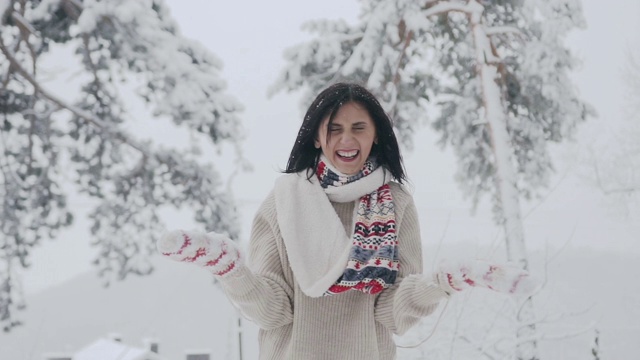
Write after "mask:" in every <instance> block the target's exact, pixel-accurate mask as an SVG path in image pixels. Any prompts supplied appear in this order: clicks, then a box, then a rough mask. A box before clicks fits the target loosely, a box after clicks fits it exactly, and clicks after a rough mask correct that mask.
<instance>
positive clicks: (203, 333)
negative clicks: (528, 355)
mask: <svg viewBox="0 0 640 360" xmlns="http://www.w3.org/2000/svg"><path fill="white" fill-rule="evenodd" d="M459 246H460V248H458V246H454V245H446V246H443V248H442V249H440V254H439V257H452V254H454V253H455V254H460V253H462V252H464V250H462V249H466V251H467V252H469V253H471V252H473V253H477V252H478V251H477V249H475V248H474V247H473V246H472V245H468V244H460V245H459ZM435 251H436V249H431V248H427V249H425V259H427V261H431V259H432V257H431V256H432V255H433V254H434V252H435ZM468 255H469V254H468ZM470 256H472V254H470ZM544 258H549V259H550V260H551V262H550V263H549V264H548V266H546V268H547V272H548V280H547V285H546V287H545V289H544V291H543V292H542V293H541V294H540V295H539V296H538V297H536V298H535V304H536V308H537V310H538V311H539V316H540V317H546V318H547V320H548V322H547V323H546V324H544V325H543V326H541V329H543V330H545V333H546V334H547V336H548V337H550V338H551V339H548V340H542V341H541V342H540V343H541V348H542V350H543V353H542V355H543V356H542V359H545V360H546V359H553V360H556V359H562V360H573V359H576V360H577V359H581V360H589V359H593V357H592V356H591V353H590V352H591V346H592V342H593V338H594V331H595V330H594V329H595V328H597V329H598V330H599V331H600V345H601V353H602V356H601V359H603V360H605V359H615V360H626V359H636V358H637V357H638V354H640V343H639V342H638V341H637V339H640V283H639V282H637V281H636V280H635V277H636V276H637V274H640V261H639V260H640V259H638V257H637V256H636V255H633V256H628V255H624V254H615V253H605V252H595V251H593V250H588V249H576V248H570V247H569V248H566V249H564V250H562V251H561V252H554V251H549V253H548V254H542V253H534V254H532V257H531V259H532V261H531V262H532V267H533V269H534V272H535V273H536V274H540V275H541V274H543V270H544V267H545V266H544V261H543V259H544ZM156 264H157V270H156V272H154V274H152V275H151V276H148V277H144V278H135V277H132V278H130V279H127V280H126V281H124V282H121V283H115V284H113V285H112V286H111V287H110V288H106V289H105V288H103V287H102V286H101V285H100V282H99V281H98V280H97V276H96V275H95V274H85V275H82V276H79V277H77V278H75V279H73V280H71V281H68V282H66V283H64V284H62V285H60V286H57V287H55V288H51V289H49V290H47V291H44V292H42V293H40V294H37V295H35V296H33V297H31V298H29V299H28V303H29V308H28V310H27V311H26V312H24V313H23V314H22V316H23V317H22V318H23V319H24V321H25V325H24V326H21V327H18V328H17V329H15V330H14V331H13V332H12V333H9V334H2V335H0V359H2V360H25V359H29V360H41V359H42V354H43V353H47V352H69V351H71V352H73V351H76V350H78V349H80V348H82V347H84V346H86V345H87V344H89V343H91V342H93V341H94V340H96V339H97V338H100V337H103V336H105V335H106V334H108V333H111V332H117V333H119V334H121V336H122V339H123V342H124V343H127V344H130V345H133V346H143V345H142V344H143V339H144V338H146V337H153V338H156V339H158V340H159V348H160V351H159V352H160V354H161V355H162V356H163V357H166V358H170V359H177V360H180V359H184V358H185V355H184V354H185V351H186V350H189V349H211V352H212V355H213V357H212V358H213V359H233V358H234V355H233V354H234V351H235V346H236V345H235V344H236V342H235V341H236V339H235V336H234V335H232V334H233V333H234V332H233V328H234V326H235V320H234V319H235V317H234V316H235V309H234V308H233V307H232V306H231V305H230V304H229V302H228V301H227V300H226V298H225V296H224V294H223V293H222V291H221V290H220V289H219V288H218V287H217V286H216V285H214V284H213V282H212V280H211V278H210V277H209V276H208V274H206V273H205V272H202V271H199V269H196V268H194V267H190V266H184V265H183V264H176V263H172V262H170V261H165V260H161V259H157V261H156ZM427 265H428V266H430V264H427ZM486 298H492V295H491V294H490V293H488V292H485V291H483V290H474V291H473V292H472V293H471V294H470V295H463V296H458V297H456V298H454V299H453V300H452V302H451V304H449V305H448V307H447V310H446V312H445V314H444V315H443V319H442V321H441V323H440V325H438V326H437V327H436V331H435V334H434V336H433V338H431V339H429V340H428V341H427V342H425V343H424V344H423V345H422V346H421V347H419V348H416V349H401V350H400V352H399V354H400V357H399V358H400V359H422V358H425V357H424V356H423V355H422V354H429V357H428V358H429V359H439V358H447V359H449V358H454V359H473V358H474V357H468V355H466V354H468V353H472V351H471V350H470V349H468V347H469V345H468V344H466V343H465V342H463V341H460V340H459V339H458V340H456V342H455V343H454V345H455V349H456V351H455V353H454V356H453V357H450V356H449V353H448V352H449V351H450V350H451V342H452V341H451V339H452V338H453V337H452V334H453V333H452V332H451V329H452V328H455V326H452V325H453V324H454V323H455V320H456V319H460V324H462V325H464V326H462V327H463V328H464V331H461V330H460V329H458V330H457V331H458V332H457V336H458V337H459V336H460V335H465V336H467V337H472V336H473V335H474V329H476V328H478V327H479V326H481V325H482V324H484V323H487V322H488V321H489V320H490V318H491V317H492V316H495V314H493V313H491V312H490V311H489V310H490V309H481V310H480V311H470V310H475V305H476V304H475V301H476V300H481V299H484V300H486ZM493 299H498V300H500V301H502V300H504V298H495V297H493ZM465 304H466V306H467V307H466V311H464V312H461V311H460V310H459V309H460V305H465ZM583 310H584V311H583ZM571 313H576V314H575V315H572V314H571ZM558 314H563V315H564V316H560V317H558V316H557V315H558ZM436 320H437V316H432V317H430V318H428V319H426V320H425V321H424V322H423V324H422V325H421V326H420V327H418V328H416V329H415V330H412V331H410V332H409V333H408V334H407V335H405V336H404V337H402V338H399V339H398V340H397V341H398V343H399V344H404V345H411V344H415V343H416V342H418V341H419V340H421V339H423V338H425V337H426V336H427V335H428V334H429V332H430V331H431V330H432V329H433V328H434V322H435V321H436ZM244 323H245V324H246V323H247V322H246V321H245V322H244ZM245 330H246V331H245V337H244V339H243V343H244V347H243V353H244V359H255V358H257V349H256V348H257V337H256V328H255V326H253V325H250V326H247V329H245ZM573 332H578V333H579V334H578V335H577V336H575V337H570V338H567V337H566V336H565V335H567V334H570V333H573ZM554 336H556V337H558V339H553V337H554ZM476 355H477V354H476ZM475 358H477V357H475Z"/></svg>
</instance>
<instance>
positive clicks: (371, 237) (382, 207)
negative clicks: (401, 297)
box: [316, 157, 399, 295]
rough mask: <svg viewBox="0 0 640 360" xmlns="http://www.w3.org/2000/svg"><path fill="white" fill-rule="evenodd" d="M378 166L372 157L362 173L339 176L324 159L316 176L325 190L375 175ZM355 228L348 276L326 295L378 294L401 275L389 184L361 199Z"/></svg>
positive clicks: (393, 208) (342, 278) (344, 276)
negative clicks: (360, 292) (399, 273)
mask: <svg viewBox="0 0 640 360" xmlns="http://www.w3.org/2000/svg"><path fill="white" fill-rule="evenodd" d="M377 167H378V164H377V162H376V160H375V158H369V159H368V160H367V161H366V162H365V164H364V166H363V167H362V170H361V171H360V172H359V173H357V174H355V175H351V176H347V175H343V174H339V173H337V171H335V170H333V169H331V168H330V165H328V164H327V160H326V159H325V158H324V157H322V158H321V160H320V161H319V163H318V167H317V169H316V175H317V176H318V179H319V180H320V184H321V186H322V188H323V189H325V191H326V190H328V189H330V188H331V187H339V186H343V185H346V184H349V183H352V182H354V181H357V180H359V179H361V178H363V177H365V176H367V175H369V174H370V173H372V172H373V171H374V170H375V169H376V168H377ZM355 216H356V218H355V228H354V232H353V236H352V247H351V251H350V252H349V261H348V262H347V267H346V269H345V270H344V273H343V274H342V276H340V278H338V280H337V281H336V282H335V284H333V285H332V286H331V287H330V288H329V289H328V290H327V291H326V293H325V295H333V294H338V293H341V292H344V291H347V290H358V291H362V292H364V293H367V294H372V295H373V294H377V293H379V292H380V291H382V290H383V289H385V288H388V287H390V286H391V285H393V284H394V283H395V281H396V276H397V274H398V266H399V261H398V240H397V236H396V217H395V207H394V204H393V198H392V197H391V190H390V187H389V184H384V185H382V186H380V187H379V188H378V189H376V190H374V191H373V192H371V193H369V194H366V195H364V196H362V197H361V198H360V200H359V201H358V204H357V212H356V215H355Z"/></svg>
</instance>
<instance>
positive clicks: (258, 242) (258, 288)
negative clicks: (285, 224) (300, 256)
mask: <svg viewBox="0 0 640 360" xmlns="http://www.w3.org/2000/svg"><path fill="white" fill-rule="evenodd" d="M274 224H276V220H275V202H274V197H273V193H271V194H270V195H269V196H268V197H267V199H266V200H265V201H264V202H263V204H262V206H261V207H260V209H259V210H258V213H257V214H256V217H255V219H254V221H253V226H252V230H251V238H250V250H249V262H250V264H251V267H248V266H246V265H244V266H242V268H240V269H238V271H236V272H234V273H233V274H230V275H229V276H227V277H223V278H222V279H221V281H220V282H221V283H222V286H223V288H224V290H225V293H226V294H227V296H228V297H229V299H230V300H231V302H232V303H234V304H235V305H236V306H237V307H238V308H239V309H240V311H241V312H242V313H243V314H244V315H245V316H246V317H247V318H249V319H251V320H252V321H254V322H256V323H257V324H258V326H260V328H262V329H265V330H268V329H274V328H278V327H280V326H283V325H286V324H288V323H291V322H292V321H293V306H292V301H291V299H292V297H293V290H292V286H291V284H290V282H289V281H287V279H285V275H284V271H283V268H282V261H281V259H280V256H281V254H282V252H280V251H278V247H279V245H278V242H277V241H276V236H278V233H277V230H276V229H275V228H274Z"/></svg>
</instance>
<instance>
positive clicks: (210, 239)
mask: <svg viewBox="0 0 640 360" xmlns="http://www.w3.org/2000/svg"><path fill="white" fill-rule="evenodd" d="M156 246H157V248H158V251H159V252H160V253H161V254H162V255H164V256H166V257H168V258H170V259H172V260H175V261H182V262H186V263H193V264H195V265H198V266H201V267H203V268H205V269H207V270H209V271H210V272H211V273H213V274H214V275H216V276H225V275H228V274H231V273H233V272H234V271H235V270H236V269H238V267H239V266H240V265H241V264H242V262H243V260H244V259H243V256H241V254H240V250H239V249H238V246H237V245H236V243H235V242H234V241H233V240H231V239H229V238H228V237H227V236H225V235H221V234H217V233H214V232H210V233H206V234H205V233H203V232H198V231H186V230H174V231H169V232H167V233H165V234H164V235H163V236H162V238H160V240H159V241H158V242H157V244H156Z"/></svg>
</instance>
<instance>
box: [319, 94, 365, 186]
mask: <svg viewBox="0 0 640 360" xmlns="http://www.w3.org/2000/svg"><path fill="white" fill-rule="evenodd" d="M328 124H329V116H327V117H325V118H324V120H322V123H320V127H319V128H318V134H317V135H316V141H315V146H316V148H318V149H320V148H322V153H323V154H324V156H325V157H326V158H327V159H329V161H330V162H331V165H333V167H334V168H336V169H338V171H340V172H341V173H343V174H345V175H354V174H356V173H358V172H359V171H360V170H361V169H362V166H363V165H364V162H365V161H366V160H367V158H368V157H369V153H370V152H371V147H372V146H373V143H374V142H377V136H376V135H377V134H376V126H375V123H374V122H373V120H372V119H371V115H369V112H368V111H367V110H366V109H365V108H364V106H362V105H360V104H358V103H354V102H350V103H346V104H344V105H343V106H342V107H340V109H338V112H337V113H336V116H335V118H334V119H333V122H332V123H331V125H330V127H327V125H328Z"/></svg>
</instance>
